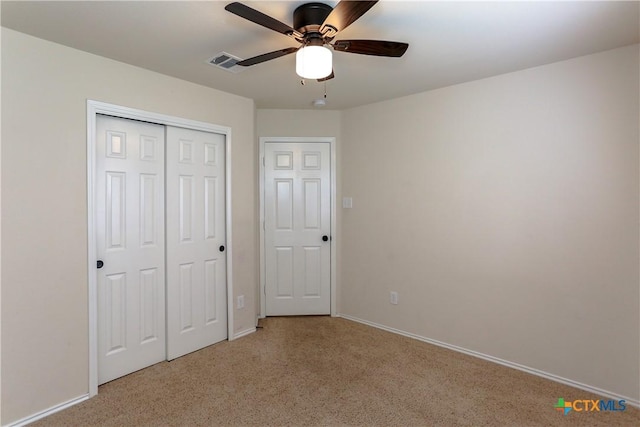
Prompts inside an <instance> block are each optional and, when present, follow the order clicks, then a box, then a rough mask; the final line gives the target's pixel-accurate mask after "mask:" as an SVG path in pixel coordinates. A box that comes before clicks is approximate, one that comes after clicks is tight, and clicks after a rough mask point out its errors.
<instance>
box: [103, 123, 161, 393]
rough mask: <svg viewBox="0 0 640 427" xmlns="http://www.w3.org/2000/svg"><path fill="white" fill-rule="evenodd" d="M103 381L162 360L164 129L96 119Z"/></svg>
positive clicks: (146, 124) (150, 125)
mask: <svg viewBox="0 0 640 427" xmlns="http://www.w3.org/2000/svg"><path fill="white" fill-rule="evenodd" d="M96 141H97V147H96V160H97V165H96V166H97V167H96V181H97V183H96V187H97V188H96V205H97V215H96V218H97V224H96V230H97V244H98V248H97V254H98V259H99V260H101V261H102V262H103V263H104V265H103V266H102V267H101V268H99V269H98V352H99V356H98V383H99V384H102V383H105V382H107V381H111V380H113V379H115V378H118V377H121V376H123V375H126V374H129V373H131V372H133V371H136V370H138V369H142V368H144V367H146V366H149V365H152V364H154V363H157V362H160V361H162V360H165V354H166V353H165V346H166V341H165V265H164V256H165V254H164V247H165V242H164V126H159V125H152V124H148V123H143V122H137V121H133V120H126V119H119V118H114V117H108V116H98V117H97V139H96Z"/></svg>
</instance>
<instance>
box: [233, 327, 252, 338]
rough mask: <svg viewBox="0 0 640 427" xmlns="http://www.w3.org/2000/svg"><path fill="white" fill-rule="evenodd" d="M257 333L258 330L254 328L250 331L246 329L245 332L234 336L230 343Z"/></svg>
mask: <svg viewBox="0 0 640 427" xmlns="http://www.w3.org/2000/svg"><path fill="white" fill-rule="evenodd" d="M255 331H256V328H255V326H254V327H251V328H249V329H245V330H244V331H240V332H236V333H235V334H233V338H232V339H230V340H229V341H233V340H236V339H238V338H242V337H244V336H246V335H249V334H252V333H254V332H255Z"/></svg>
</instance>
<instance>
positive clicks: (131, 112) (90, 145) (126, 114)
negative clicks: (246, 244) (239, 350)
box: [87, 99, 236, 397]
mask: <svg viewBox="0 0 640 427" xmlns="http://www.w3.org/2000/svg"><path fill="white" fill-rule="evenodd" d="M98 114H105V115H109V116H114V117H119V118H123V119H132V120H140V121H145V122H149V123H156V124H159V125H164V126H175V127H181V128H187V129H193V130H200V131H204V132H214V133H218V134H223V135H225V164H226V165H225V169H226V170H225V179H226V186H225V192H226V195H225V203H226V209H225V211H226V233H227V242H226V247H227V248H226V250H227V263H226V264H227V339H228V340H229V341H232V340H233V339H235V338H236V337H235V336H234V334H233V280H232V279H233V277H232V272H233V270H232V258H233V257H232V253H233V239H232V238H231V128H230V127H227V126H219V125H214V124H211V123H205V122H199V121H195V120H189V119H183V118H180V117H175V116H168V115H165V114H159V113H152V112H149V111H144V110H137V109H133V108H128V107H122V106H119V105H115V104H108V103H104V102H100V101H94V100H91V99H88V100H87V243H88V249H87V272H88V277H87V282H88V309H89V397H93V396H95V395H97V394H98V273H97V271H96V261H97V257H96V242H97V240H96V218H95V206H96V201H95V196H96V195H95V191H94V187H95V182H96V181H95V170H96V152H95V144H96V115H98Z"/></svg>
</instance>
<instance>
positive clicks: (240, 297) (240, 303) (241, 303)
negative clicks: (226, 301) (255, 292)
mask: <svg viewBox="0 0 640 427" xmlns="http://www.w3.org/2000/svg"><path fill="white" fill-rule="evenodd" d="M236 307H237V308H238V309H241V308H244V295H238V303H237V305H236Z"/></svg>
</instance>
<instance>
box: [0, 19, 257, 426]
mask: <svg viewBox="0 0 640 427" xmlns="http://www.w3.org/2000/svg"><path fill="white" fill-rule="evenodd" d="M2 65H3V69H2V125H3V126H2V216H1V218H2V225H3V234H2V255H3V258H2V267H3V268H2V402H1V403H2V409H3V411H2V420H1V422H2V424H6V423H9V422H12V421H14V420H17V419H20V418H23V417H25V416H29V415H32V414H34V413H37V412H39V411H42V410H45V409H47V408H49V407H52V406H54V405H57V404H60V403H62V402H65V401H67V400H70V399H73V398H76V397H78V396H81V395H83V394H86V393H87V392H88V323H87V322H88V314H87V267H86V266H87V225H86V218H87V211H86V206H87V199H86V192H87V190H86V162H87V161H86V101H87V99H93V100H97V101H103V102H108V103H113V104H118V105H123V106H127V107H131V108H137V109H142V110H147V111H152V112H157V113H162V114H167V115H173V116H178V117H183V118H187V119H192V120H200V121H204V122H209V123H215V124H219V125H224V126H230V127H231V128H232V156H233V157H232V165H231V167H232V209H233V217H232V221H233V230H232V233H233V250H234V252H233V279H234V293H236V294H244V295H245V296H246V298H247V305H248V306H249V307H250V306H251V304H254V303H255V301H254V299H255V296H256V295H255V292H254V289H255V284H256V283H257V281H258V278H257V273H258V253H257V244H256V243H257V219H256V197H257V193H256V191H257V190H256V180H257V177H256V169H255V162H256V160H255V159H256V157H257V154H256V144H255V135H254V132H255V129H254V113H255V111H254V104H253V101H252V100H250V99H245V98H241V97H238V96H234V95H230V94H226V93H223V92H220V91H216V90H213V89H209V88H206V87H202V86H198V85H195V84H191V83H187V82H184V81H181V80H178V79H174V78H171V77H167V76H163V75H160V74H156V73H153V72H150V71H147V70H143V69H140V68H136V67H132V66H129V65H126V64H122V63H119V62H115V61H111V60H108V59H105V58H101V57H98V56H95V55H90V54H87V53H84V52H80V51H77V50H73V49H70V48H67V47H63V46H60V45H56V44H53V43H50V42H46V41H43V40H40V39H37V38H33V37H30V36H27V35H24V34H21V33H18V32H15V31H12V30H8V29H5V28H3V29H2ZM252 301H253V302H252ZM234 319H235V322H234V327H235V330H236V331H244V330H247V329H249V328H252V327H254V326H255V313H253V312H252V311H251V310H240V311H236V312H234Z"/></svg>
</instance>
